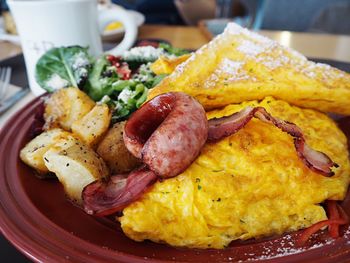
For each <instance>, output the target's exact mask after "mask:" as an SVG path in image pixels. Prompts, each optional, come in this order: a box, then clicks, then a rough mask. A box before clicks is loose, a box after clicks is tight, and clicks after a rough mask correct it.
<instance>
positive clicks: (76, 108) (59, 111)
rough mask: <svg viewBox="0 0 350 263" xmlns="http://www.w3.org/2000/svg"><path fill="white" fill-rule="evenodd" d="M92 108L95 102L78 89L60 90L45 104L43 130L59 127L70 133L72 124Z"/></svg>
mask: <svg viewBox="0 0 350 263" xmlns="http://www.w3.org/2000/svg"><path fill="white" fill-rule="evenodd" d="M94 106H95V102H94V101H93V100H92V99H90V97H89V96H88V95H86V94H85V93H84V92H83V91H81V90H80V89H78V88H64V89H60V90H58V91H56V92H55V93H53V94H52V96H51V97H50V98H49V99H48V100H47V102H46V108H45V113H44V118H45V122H46V124H45V128H46V129H49V128H52V127H60V128H63V129H65V130H67V131H70V130H71V127H72V124H73V123H74V122H75V121H76V120H79V119H81V118H82V117H84V116H85V115H86V114H87V113H88V112H89V111H90V110H91V109H92V108H93V107H94Z"/></svg>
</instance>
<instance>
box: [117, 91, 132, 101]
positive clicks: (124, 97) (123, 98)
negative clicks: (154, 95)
mask: <svg viewBox="0 0 350 263" xmlns="http://www.w3.org/2000/svg"><path fill="white" fill-rule="evenodd" d="M134 93H135V92H134V91H132V90H129V89H123V90H122V92H120V94H119V96H118V100H121V101H122V102H124V103H127V102H128V100H129V99H130V98H131V97H132V96H133V95H134Z"/></svg>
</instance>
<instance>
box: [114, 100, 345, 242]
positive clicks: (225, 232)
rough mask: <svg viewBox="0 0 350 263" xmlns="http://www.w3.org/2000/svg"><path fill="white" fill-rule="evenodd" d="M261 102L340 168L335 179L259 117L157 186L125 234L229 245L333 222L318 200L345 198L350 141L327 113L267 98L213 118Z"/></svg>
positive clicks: (135, 209) (130, 216)
mask: <svg viewBox="0 0 350 263" xmlns="http://www.w3.org/2000/svg"><path fill="white" fill-rule="evenodd" d="M247 105H254V106H256V105H260V106H263V107H265V108H266V110H267V111H268V112H270V113H271V114H272V115H273V116H275V117H278V118H281V119H284V120H288V121H291V122H294V123H296V124H297V125H298V126H299V127H301V128H302V130H303V131H304V134H305V137H306V141H307V143H308V144H309V145H310V146H311V147H313V148H314V149H316V150H319V151H322V152H324V153H326V154H327V155H328V156H329V157H331V159H332V160H334V161H335V162H337V163H338V164H339V165H340V167H339V168H337V169H335V176H333V177H331V178H327V177H324V176H322V175H320V174H317V173H315V172H312V171H311V170H310V169H308V168H307V167H306V166H305V165H304V164H303V163H302V161H301V160H300V159H299V158H298V156H297V153H296V150H295V148H294V144H293V139H292V137H291V136H289V135H288V134H286V133H284V132H282V131H281V130H279V129H278V128H276V127H275V126H273V125H270V124H267V123H263V122H261V121H260V120H258V119H255V118H253V119H252V120H251V121H250V122H249V123H248V124H247V125H246V126H245V127H244V128H243V129H242V130H240V131H239V132H238V133H236V134H234V135H232V136H230V137H227V138H225V139H223V140H221V141H219V142H217V143H214V144H209V143H207V144H206V145H205V147H204V148H203V150H202V153H201V155H200V156H199V157H198V158H197V160H196V161H195V162H194V163H193V164H192V165H191V166H190V167H189V168H188V169H187V170H186V171H185V172H183V173H182V174H181V175H179V176H177V177H175V178H171V179H168V180H165V181H163V182H157V183H156V184H155V185H154V186H153V188H152V189H151V190H150V191H149V192H147V193H146V194H144V196H143V197H142V198H141V199H140V200H139V201H136V202H134V203H132V204H131V205H129V206H128V207H127V208H125V209H124V211H123V214H124V215H123V216H122V217H121V218H119V220H120V222H121V227H122V229H123V231H124V232H125V234H126V235H127V236H128V237H130V238H132V239H134V240H136V241H142V240H145V239H150V240H152V241H155V242H161V243H167V244H170V245H172V246H178V247H192V248H224V247H225V246H227V245H228V244H229V243H230V242H231V241H232V240H235V239H249V238H259V237H261V236H267V235H273V234H281V233H284V232H288V231H294V230H298V229H301V228H305V227H308V226H310V225H312V224H314V223H316V222H318V221H321V220H324V219H326V213H325V211H324V209H323V208H322V206H320V205H319V203H321V202H323V201H324V200H326V199H335V200H340V199H343V198H344V196H345V193H346V190H347V187H348V183H349V175H350V171H349V169H350V168H349V159H348V152H347V144H346V137H345V136H344V134H343V133H342V132H341V131H340V130H339V129H338V128H337V126H336V124H335V123H334V122H333V121H332V120H331V119H329V118H328V117H327V116H326V115H324V114H322V113H319V112H316V111H313V110H307V109H300V108H297V107H292V106H290V105H289V104H288V103H286V102H283V101H280V100H274V99H273V98H266V99H264V100H263V101H262V102H260V103H259V102H257V101H254V102H246V103H243V104H240V105H229V106H227V107H226V108H224V109H222V110H216V111H212V112H209V113H208V118H209V119H210V118H213V117H222V116H224V115H230V114H232V113H234V112H237V111H239V110H241V109H242V108H244V107H245V106H247Z"/></svg>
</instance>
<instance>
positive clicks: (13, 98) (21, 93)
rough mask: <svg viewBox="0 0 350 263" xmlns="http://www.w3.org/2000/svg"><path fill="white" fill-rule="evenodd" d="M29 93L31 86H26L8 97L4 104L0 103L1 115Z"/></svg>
mask: <svg viewBox="0 0 350 263" xmlns="http://www.w3.org/2000/svg"><path fill="white" fill-rule="evenodd" d="M28 93H29V88H24V89H21V90H19V91H17V92H16V93H15V94H13V95H12V96H11V97H10V98H8V99H6V100H5V101H4V102H3V103H2V104H0V115H2V114H3V113H4V112H6V111H7V110H8V109H9V108H11V107H12V106H13V105H14V104H15V103H16V102H17V101H19V100H20V99H22V98H23V97H24V96H25V95H27V94H28Z"/></svg>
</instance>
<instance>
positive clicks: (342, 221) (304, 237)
mask: <svg viewBox="0 0 350 263" xmlns="http://www.w3.org/2000/svg"><path fill="white" fill-rule="evenodd" d="M327 209H328V214H329V215H328V216H329V219H328V220H323V221H320V222H318V223H316V224H314V225H312V226H310V227H309V228H307V229H305V230H304V231H303V232H302V234H301V235H300V237H299V239H297V240H296V245H298V246H302V245H304V244H305V243H306V241H308V240H309V238H310V237H311V236H312V235H313V234H315V233H316V232H317V231H319V230H320V229H322V228H323V227H325V226H328V229H329V233H330V235H331V237H333V238H338V237H339V226H341V225H346V224H348V223H349V217H348V215H347V214H346V213H345V211H344V210H343V208H342V207H341V206H340V205H339V204H338V203H336V201H329V200H327ZM337 215H338V217H339V218H337V219H335V217H337ZM333 218H334V219H333ZM334 226H337V228H336V230H334ZM332 227H333V230H332ZM331 231H333V232H334V233H332V232H331ZM332 235H334V236H332Z"/></svg>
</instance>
